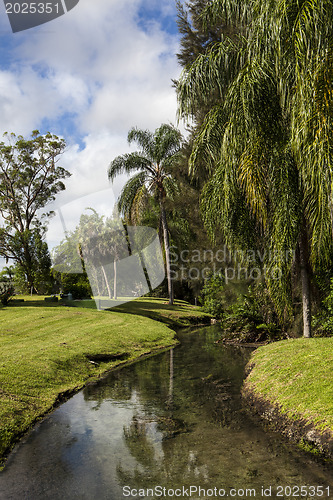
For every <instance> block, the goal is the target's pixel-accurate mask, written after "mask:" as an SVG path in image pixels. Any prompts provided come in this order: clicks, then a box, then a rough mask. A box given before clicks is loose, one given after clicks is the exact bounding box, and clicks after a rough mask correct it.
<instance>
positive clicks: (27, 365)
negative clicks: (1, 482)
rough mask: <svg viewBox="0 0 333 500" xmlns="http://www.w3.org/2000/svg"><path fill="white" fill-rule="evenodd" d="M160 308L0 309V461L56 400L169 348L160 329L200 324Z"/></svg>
mask: <svg viewBox="0 0 333 500" xmlns="http://www.w3.org/2000/svg"><path fill="white" fill-rule="evenodd" d="M165 302H166V301H165V300H164V301H163V300H158V299H157V300H153V301H149V300H145V299H140V300H139V301H138V303H136V304H134V303H133V302H132V303H130V304H129V305H128V306H127V305H126V304H125V305H123V306H121V307H119V308H118V309H117V311H115V310H113V309H112V310H111V311H96V310H94V309H93V308H92V303H91V302H90V303H86V304H80V303H79V302H73V303H72V306H74V307H67V306H64V305H61V304H60V303H50V302H44V300H43V297H41V298H39V299H38V300H36V299H35V298H34V297H33V298H29V297H25V302H14V303H12V304H11V305H9V306H8V307H4V308H1V309H0V315H1V326H0V458H1V457H2V456H3V455H4V453H5V451H6V450H8V448H10V447H11V446H12V445H13V443H14V441H15V439H17V437H18V436H20V435H21V434H22V433H23V432H25V431H26V430H27V429H29V427H31V425H32V423H33V422H35V421H36V420H38V418H40V416H41V415H43V414H45V413H46V412H48V411H50V410H51V409H52V408H53V407H54V405H55V404H57V402H58V401H59V400H61V397H63V396H66V395H68V394H69V393H70V392H71V391H76V390H78V389H79V388H81V387H83V386H84V385H85V384H86V383H87V382H89V381H93V380H94V379H96V378H98V377H99V376H101V375H102V374H103V373H105V372H106V371H107V370H110V369H111V368H113V367H115V366H116V365H119V364H120V363H124V362H129V361H131V360H134V359H136V358H138V357H139V356H141V355H143V354H145V353H149V352H151V351H154V350H156V349H159V348H162V347H166V346H170V345H173V344H174V343H175V342H176V341H175V339H174V332H173V331H172V330H171V329H170V328H168V326H167V325H165V324H162V322H166V323H167V324H172V325H173V326H174V325H177V324H178V325H181V326H184V325H185V324H191V323H192V322H194V321H196V322H198V323H200V322H201V320H202V319H203V318H202V317H201V314H202V313H200V310H199V308H194V307H193V306H189V305H187V304H186V303H176V304H175V306H173V307H171V306H168V305H167V304H165ZM79 305H84V306H85V307H79ZM126 306H127V307H126ZM126 309H127V310H128V313H127V312H126ZM120 311H121V312H120ZM134 314H135V315H134ZM145 316H151V317H154V319H158V320H159V322H157V321H153V320H152V319H150V318H149V317H145ZM205 316H206V315H203V317H205ZM206 320H207V317H206Z"/></svg>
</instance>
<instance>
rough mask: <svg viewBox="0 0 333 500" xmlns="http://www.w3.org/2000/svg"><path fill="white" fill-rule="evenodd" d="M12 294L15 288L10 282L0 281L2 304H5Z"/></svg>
mask: <svg viewBox="0 0 333 500" xmlns="http://www.w3.org/2000/svg"><path fill="white" fill-rule="evenodd" d="M14 295H15V289H14V286H13V285H12V284H11V283H0V302H1V304H2V305H3V306H7V305H8V303H9V301H10V300H11V299H12V298H13V297H14Z"/></svg>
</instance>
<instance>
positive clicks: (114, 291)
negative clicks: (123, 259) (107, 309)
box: [113, 258, 117, 299]
mask: <svg viewBox="0 0 333 500" xmlns="http://www.w3.org/2000/svg"><path fill="white" fill-rule="evenodd" d="M113 271H114V279H113V298H114V299H116V298H117V261H116V258H115V259H114V261H113Z"/></svg>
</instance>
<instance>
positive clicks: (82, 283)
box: [61, 273, 92, 299]
mask: <svg viewBox="0 0 333 500" xmlns="http://www.w3.org/2000/svg"><path fill="white" fill-rule="evenodd" d="M61 288H62V293H64V294H67V293H71V294H72V296H73V299H88V298H89V299H90V297H91V296H92V291H91V287H90V283H89V281H88V278H87V277H86V276H85V275H84V274H65V273H63V274H61Z"/></svg>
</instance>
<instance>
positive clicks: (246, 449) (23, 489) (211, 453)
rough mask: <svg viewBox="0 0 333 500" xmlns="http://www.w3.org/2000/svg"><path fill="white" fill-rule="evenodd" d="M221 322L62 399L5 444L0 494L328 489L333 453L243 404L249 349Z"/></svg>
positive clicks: (321, 493)
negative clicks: (303, 445) (294, 440)
mask: <svg viewBox="0 0 333 500" xmlns="http://www.w3.org/2000/svg"><path fill="white" fill-rule="evenodd" d="M220 334H221V332H220V331H219V328H218V327H205V328H200V329H198V330H196V331H193V330H192V331H191V332H189V331H186V332H185V331H184V332H181V333H180V334H179V338H180V340H181V345H180V346H178V347H176V348H174V349H172V350H171V351H168V352H164V353H162V354H159V355H156V356H154V357H151V358H148V359H144V360H142V361H140V362H138V363H135V364H133V365H131V366H129V367H126V368H123V369H121V370H117V371H115V372H113V373H111V374H110V375H109V376H108V377H107V378H106V379H104V380H103V381H101V382H100V383H98V384H96V385H90V386H88V387H86V388H85V389H84V390H83V391H81V392H80V393H78V394H77V395H75V396H74V397H73V398H71V399H70V400H69V401H67V402H66V403H65V404H63V405H62V406H60V407H59V408H58V409H57V410H56V411H54V413H52V414H51V415H50V416H49V417H47V418H46V419H45V420H44V421H43V422H42V423H40V424H39V425H37V426H36V427H35V428H34V429H33V431H32V432H31V433H30V434H29V435H28V436H27V438H25V439H24V440H23V441H22V442H21V443H20V444H19V445H18V446H17V447H16V449H15V450H14V452H13V453H12V454H11V455H10V457H9V460H8V463H7V465H6V467H5V469H4V470H3V471H2V472H1V473H0V498H1V500H11V499H14V500H16V499H17V500H21V499H27V500H30V499H31V500H37V499H43V500H44V499H51V500H58V499H59V500H60V499H61V500H72V499H87V500H88V499H89V500H103V499H106V500H119V499H125V498H130V499H133V498H147V499H148V498H174V499H175V498H192V499H199V498H201V499H202V498H203V499H207V498H223V497H225V498H226V497H229V498H237V499H243V498H244V499H246V498H267V497H269V498H282V499H283V498H312V499H313V498H315V499H316V498H330V497H331V498H333V469H332V464H328V463H324V462H323V461H321V460H319V459H316V458H313V457H312V456H310V455H309V454H307V453H305V452H303V451H301V450H299V449H298V448H296V447H295V446H294V445H292V444H290V443H289V442H287V441H286V440H285V439H283V438H281V437H280V436H278V435H276V434H274V433H271V432H269V431H264V429H263V427H262V425H261V423H259V422H256V420H255V419H254V418H252V417H250V416H249V415H248V414H247V412H246V410H245V409H244V408H243V406H242V402H241V398H240V388H241V385H242V381H243V378H244V367H245V364H246V362H247V361H248V359H249V356H250V350H249V349H246V348H236V347H225V346H222V345H220V344H215V343H214V340H216V339H217V338H219V336H220ZM164 488H165V489H164ZM200 488H201V489H200Z"/></svg>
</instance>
